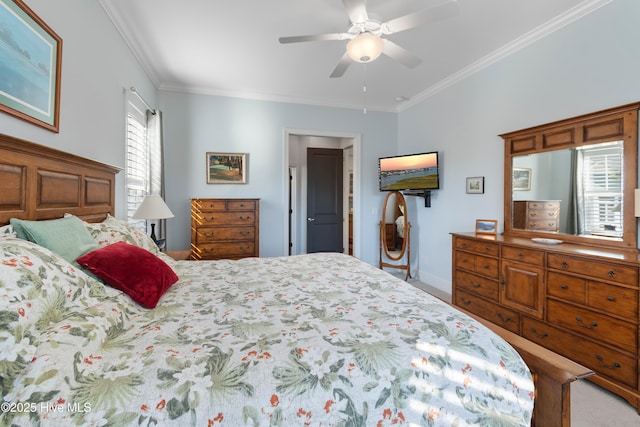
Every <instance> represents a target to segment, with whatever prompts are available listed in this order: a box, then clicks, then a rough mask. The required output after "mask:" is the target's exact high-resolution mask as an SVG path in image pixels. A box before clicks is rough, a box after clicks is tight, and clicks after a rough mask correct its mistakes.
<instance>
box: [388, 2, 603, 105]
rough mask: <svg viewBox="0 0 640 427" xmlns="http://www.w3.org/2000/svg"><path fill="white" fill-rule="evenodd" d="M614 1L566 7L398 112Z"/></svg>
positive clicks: (433, 87)
mask: <svg viewBox="0 0 640 427" xmlns="http://www.w3.org/2000/svg"><path fill="white" fill-rule="evenodd" d="M612 1H613V0H585V1H583V2H582V3H580V4H579V5H577V6H575V7H573V8H571V9H569V10H568V11H566V12H565V13H563V14H561V15H558V16H556V17H554V18H553V19H551V20H549V21H547V22H545V23H544V24H542V25H540V26H538V27H536V28H534V29H533V30H531V31H529V32H528V33H525V34H523V35H522V36H520V37H518V38H517V39H514V40H513V41H511V42H509V43H507V44H506V45H504V46H502V47H501V48H499V49H497V50H495V51H493V52H491V53H490V54H489V55H486V56H485V57H483V58H481V59H480V60H478V61H476V62H474V63H472V64H470V65H468V66H467V67H464V68H463V69H461V70H460V71H458V72H456V73H454V74H451V75H450V76H449V77H447V78H445V79H443V80H441V81H439V82H438V83H436V84H435V85H433V86H431V87H429V88H428V89H426V90H425V91H423V92H421V93H420V94H419V95H417V96H414V97H412V98H411V99H410V100H408V101H406V102H404V103H402V104H401V105H399V106H398V109H397V111H398V112H401V111H403V110H405V109H407V108H409V107H412V106H414V105H416V104H418V103H420V102H422V101H424V100H425V99H428V98H430V97H432V96H434V95H435V94H437V93H439V92H441V91H443V90H445V89H446V88H448V87H451V86H453V85H455V84H456V83H459V82H461V81H462V80H464V79H466V78H468V77H470V76H472V75H474V74H475V73H477V72H479V71H481V70H484V69H485V68H487V67H488V66H490V65H493V64H495V63H496V62H499V61H501V60H502V59H504V58H506V57H508V56H510V55H512V54H514V53H516V52H518V51H520V50H522V49H524V48H525V47H527V46H529V45H531V44H533V43H535V42H536V41H538V40H540V39H542V38H544V37H546V36H548V35H550V34H552V33H554V32H555V31H558V30H559V29H561V28H564V27H566V26H567V25H569V24H571V23H573V22H575V21H577V20H579V19H581V18H583V17H584V16H586V15H588V14H590V13H591V12H594V11H595V10H598V9H600V8H601V7H602V6H605V5H607V4H609V3H611V2H612Z"/></svg>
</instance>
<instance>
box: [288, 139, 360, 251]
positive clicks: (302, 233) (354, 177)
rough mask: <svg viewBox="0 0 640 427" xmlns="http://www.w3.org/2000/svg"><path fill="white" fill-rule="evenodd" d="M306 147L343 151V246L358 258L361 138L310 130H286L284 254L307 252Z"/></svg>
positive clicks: (341, 246)
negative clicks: (286, 207)
mask: <svg viewBox="0 0 640 427" xmlns="http://www.w3.org/2000/svg"><path fill="white" fill-rule="evenodd" d="M307 148H327V149H340V150H342V152H343V177H342V181H343V191H342V192H343V203H342V205H343V208H342V212H343V214H342V218H341V219H342V224H343V227H342V228H343V233H342V234H343V237H342V240H343V242H342V245H340V248H341V249H342V248H343V252H344V253H349V254H353V255H354V256H358V255H359V252H360V248H359V235H360V233H359V226H360V221H359V219H358V212H359V211H360V200H359V182H360V136H359V135H355V134H341V133H328V132H316V131H307V130H286V131H285V158H286V166H287V167H286V169H285V177H284V180H285V184H284V185H285V203H286V204H287V206H288V209H287V210H286V211H287V213H288V214H287V215H285V218H284V221H285V228H284V229H285V230H287V232H286V233H285V234H286V235H285V236H284V237H285V238H284V253H285V254H289V255H297V254H303V253H306V252H307V240H308V238H307V222H308V221H307V218H311V217H310V216H309V215H307V197H308V192H309V189H308V175H307V166H308V165H307V159H306V157H307Z"/></svg>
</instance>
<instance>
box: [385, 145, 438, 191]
mask: <svg viewBox="0 0 640 427" xmlns="http://www.w3.org/2000/svg"><path fill="white" fill-rule="evenodd" d="M439 173H440V172H439V165H438V152H437V151H433V152H430V153H419V154H406V155H401V156H391V157H381V158H380V159H378V180H379V183H380V191H406V190H437V189H438V188H440V177H439Z"/></svg>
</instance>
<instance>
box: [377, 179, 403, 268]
mask: <svg viewBox="0 0 640 427" xmlns="http://www.w3.org/2000/svg"><path fill="white" fill-rule="evenodd" d="M393 195H395V196H396V197H400V200H402V204H403V205H404V227H403V236H402V249H401V250H400V255H398V256H393V255H392V254H391V253H390V252H389V248H387V244H386V241H387V230H386V227H385V224H386V223H387V204H388V203H389V199H390V198H391V196H393ZM395 205H396V206H398V205H399V203H398V202H397V201H395ZM382 206H383V207H382V223H381V224H382V225H381V227H380V233H381V234H380V244H381V245H382V247H383V248H384V254H385V256H386V257H387V258H388V259H390V260H391V261H399V260H401V259H402V257H404V254H405V252H406V251H407V233H408V231H409V230H408V227H407V201H406V200H405V198H404V195H403V194H402V193H401V192H399V191H391V192H389V194H387V197H385V198H384V204H383V205H382ZM394 212H395V210H394ZM394 223H395V221H394Z"/></svg>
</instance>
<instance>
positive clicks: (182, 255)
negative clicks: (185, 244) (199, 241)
mask: <svg viewBox="0 0 640 427" xmlns="http://www.w3.org/2000/svg"><path fill="white" fill-rule="evenodd" d="M165 254H167V255H169V256H170V257H171V258H173V259H175V260H176V261H183V260H190V259H191V251H166V252H165Z"/></svg>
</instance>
